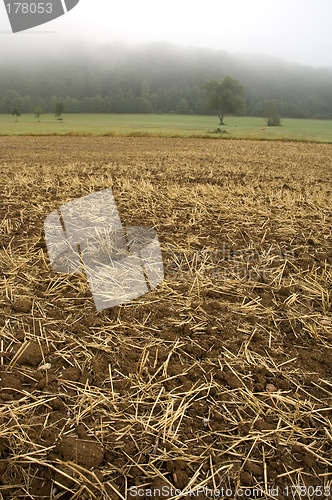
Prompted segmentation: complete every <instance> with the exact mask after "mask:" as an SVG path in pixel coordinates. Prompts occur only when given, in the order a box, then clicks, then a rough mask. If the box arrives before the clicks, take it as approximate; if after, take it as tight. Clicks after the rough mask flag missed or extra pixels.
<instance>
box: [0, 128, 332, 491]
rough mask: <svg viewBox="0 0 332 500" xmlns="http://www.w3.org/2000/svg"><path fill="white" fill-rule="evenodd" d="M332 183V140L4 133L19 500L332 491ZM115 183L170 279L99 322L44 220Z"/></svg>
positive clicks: (5, 276) (13, 455) (8, 322)
mask: <svg viewBox="0 0 332 500" xmlns="http://www.w3.org/2000/svg"><path fill="white" fill-rule="evenodd" d="M331 173H332V149H331V146H330V145H327V144H301V143H285V142H282V143H281V142H280V143H279V142H255V141H227V140H224V141H217V140H200V139H197V140H195V139H186V140H183V139H162V138H159V139H158V138H115V137H113V138H112V137H110V138H106V137H105V138H102V137H95V138H91V137H90V138H84V137H76V138H75V137H38V138H34V137H16V138H15V137H1V138H0V174H1V175H0V198H1V204H0V223H1V225H0V243H1V244H0V290H1V296H0V332H1V333H0V335H1V336H0V342H1V345H0V498H10V499H21V498H22V499H33V500H35V499H36V500H37V499H63V500H65V499H74V498H77V499H98V500H99V499H126V498H135V497H136V498H182V497H183V496H184V495H185V494H186V493H188V494H189V493H190V494H191V495H192V496H193V498H199V499H205V498H209V497H211V496H212V494H213V491H212V490H215V493H216V495H217V496H219V498H232V499H235V498H244V497H246V498H267V499H269V498H278V499H281V500H282V499H286V498H330V497H331V494H332V485H331V475H332V452H331V449H332V446H331V444H332V425H331V415H332V396H331V389H332V353H331V340H332V315H331V308H332V304H331V302H332V291H331V285H332V280H331V278H332V271H331V264H332V232H331V231H332V210H331V209H332V204H331V193H332V179H331ZM105 188H111V189H112V191H113V194H114V197H115V200H116V203H117V207H118V210H119V213H120V216H121V220H122V222H123V224H127V225H135V226H138V225H144V226H149V227H153V228H155V229H156V231H157V233H158V237H159V242H160V245H161V249H162V254H163V261H164V268H165V279H164V280H163V281H162V283H161V284H160V285H159V286H158V287H157V288H156V289H154V290H152V291H150V292H149V293H148V294H146V295H144V296H143V297H140V298H138V299H136V300H134V301H132V302H130V303H128V304H125V305H122V306H117V307H115V308H112V309H109V310H105V311H101V312H97V311H96V309H95V306H94V302H93V299H92V296H91V292H90V290H89V286H88V283H87V281H86V278H85V276H84V274H81V275H66V274H59V273H56V272H55V271H54V270H52V269H51V267H50V264H49V260H48V255H47V248H46V243H45V238H44V233H43V223H44V220H45V218H46V216H47V215H48V214H49V213H50V212H52V211H53V210H55V209H58V208H59V207H60V206H61V205H63V204H64V203H66V202H68V201H70V200H74V199H76V198H79V197H81V196H84V195H86V194H89V193H93V192H96V191H98V190H101V189H105ZM300 487H301V488H302V489H300ZM222 489H223V490H222ZM226 490H227V491H226ZM218 491H219V495H218ZM187 498H188V497H187Z"/></svg>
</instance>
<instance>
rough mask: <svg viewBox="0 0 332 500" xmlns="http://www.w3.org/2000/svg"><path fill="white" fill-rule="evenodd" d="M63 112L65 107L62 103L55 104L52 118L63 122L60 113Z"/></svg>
mask: <svg viewBox="0 0 332 500" xmlns="http://www.w3.org/2000/svg"><path fill="white" fill-rule="evenodd" d="M64 110H65V106H64V104H63V102H57V103H56V104H55V113H54V116H56V118H57V119H58V120H63V118H62V113H63V112H64Z"/></svg>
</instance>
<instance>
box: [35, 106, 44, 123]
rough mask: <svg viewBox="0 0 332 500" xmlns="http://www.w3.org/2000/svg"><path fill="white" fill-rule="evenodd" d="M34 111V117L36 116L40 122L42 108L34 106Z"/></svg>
mask: <svg viewBox="0 0 332 500" xmlns="http://www.w3.org/2000/svg"><path fill="white" fill-rule="evenodd" d="M34 113H35V118H38V121H39V122H40V117H41V115H42V114H43V110H42V108H41V107H40V106H35V109H34Z"/></svg>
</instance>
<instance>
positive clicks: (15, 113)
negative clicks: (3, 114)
mask: <svg viewBox="0 0 332 500" xmlns="http://www.w3.org/2000/svg"><path fill="white" fill-rule="evenodd" d="M12 116H15V121H16V122H17V118H18V117H19V116H21V111H20V110H19V109H18V107H17V106H15V107H14V108H13V111H12Z"/></svg>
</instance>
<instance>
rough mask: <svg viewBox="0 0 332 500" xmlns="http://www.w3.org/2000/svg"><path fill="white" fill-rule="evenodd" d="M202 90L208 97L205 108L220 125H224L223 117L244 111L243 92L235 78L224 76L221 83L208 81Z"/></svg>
mask: <svg viewBox="0 0 332 500" xmlns="http://www.w3.org/2000/svg"><path fill="white" fill-rule="evenodd" d="M204 88H205V90H206V93H207V96H208V101H207V108H208V109H210V110H211V111H214V112H215V113H216V114H217V116H218V118H219V120H220V125H223V124H224V116H225V115H230V114H234V113H236V112H241V111H242V112H244V111H245V109H246V102H245V100H244V99H243V96H244V90H243V87H242V85H241V84H240V82H239V81H238V80H236V79H235V78H232V77H231V76H226V77H225V78H224V79H223V81H222V82H221V83H219V82H217V80H210V81H208V82H206V83H205V85H204Z"/></svg>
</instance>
